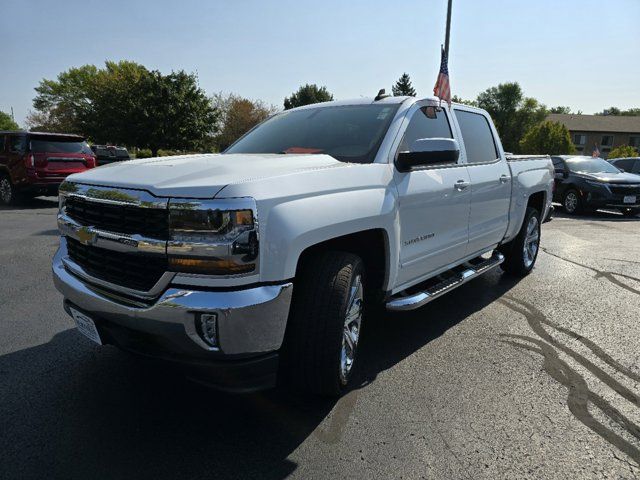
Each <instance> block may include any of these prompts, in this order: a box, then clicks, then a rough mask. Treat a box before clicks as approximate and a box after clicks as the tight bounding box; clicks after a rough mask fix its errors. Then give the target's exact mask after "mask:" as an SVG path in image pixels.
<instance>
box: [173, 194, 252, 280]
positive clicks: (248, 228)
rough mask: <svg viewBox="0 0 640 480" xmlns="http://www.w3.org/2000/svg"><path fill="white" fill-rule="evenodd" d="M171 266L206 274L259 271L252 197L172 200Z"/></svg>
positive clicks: (176, 269)
mask: <svg viewBox="0 0 640 480" xmlns="http://www.w3.org/2000/svg"><path fill="white" fill-rule="evenodd" d="M169 228H170V239H169V242H168V245H167V253H168V254H169V268H170V270H172V271H175V272H183V273H197V274H203V275H241V274H248V273H251V272H255V271H256V269H257V258H258V253H259V243H258V225H257V218H256V206H255V201H254V200H253V199H251V198H239V199H230V200H229V199H222V200H180V199H172V200H171V201H170V202H169Z"/></svg>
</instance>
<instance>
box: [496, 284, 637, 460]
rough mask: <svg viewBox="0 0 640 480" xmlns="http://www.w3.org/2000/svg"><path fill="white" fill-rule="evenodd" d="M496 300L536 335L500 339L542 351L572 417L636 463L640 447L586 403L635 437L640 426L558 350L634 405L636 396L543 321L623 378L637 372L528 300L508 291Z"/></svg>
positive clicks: (632, 375)
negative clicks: (565, 390)
mask: <svg viewBox="0 0 640 480" xmlns="http://www.w3.org/2000/svg"><path fill="white" fill-rule="evenodd" d="M498 301H499V302H500V303H502V304H503V305H505V306H506V307H507V308H509V309H511V310H513V311H514V312H517V313H520V314H521V315H523V316H524V317H525V319H526V320H527V323H528V324H529V326H530V327H531V329H532V330H533V332H534V333H535V334H536V335H537V336H538V337H539V338H534V337H528V336H525V335H514V334H501V335H500V336H501V337H502V338H503V340H502V341H503V342H504V343H506V344H509V345H512V346H515V347H517V348H522V349H525V350H529V351H531V352H534V353H538V354H540V355H542V357H543V359H544V369H545V371H546V372H547V373H548V374H549V375H550V376H551V377H552V378H553V379H555V380H556V381H558V382H559V383H561V384H562V385H564V386H565V387H567V388H568V390H569V391H568V394H567V405H568V407H569V410H570V411H571V413H572V414H573V415H574V417H576V418H577V419H578V420H579V421H580V422H582V423H583V424H584V425H585V426H587V427H588V428H589V429H591V430H592V431H593V432H595V433H597V434H598V435H599V436H600V437H602V438H603V439H604V440H606V441H607V442H609V443H610V444H611V445H613V446H615V447H616V448H618V449H619V450H620V451H622V452H623V453H625V454H626V455H628V456H629V457H630V458H631V459H633V460H634V461H635V462H637V464H638V466H640V449H638V447H637V446H635V445H634V444H632V443H631V442H629V441H628V440H626V439H625V438H624V437H622V436H620V435H618V434H617V433H616V432H614V431H613V430H611V429H610V428H607V427H606V426H605V425H604V424H602V423H600V422H599V421H598V420H596V419H595V417H594V416H593V415H592V414H591V413H590V412H589V409H588V405H589V403H591V404H592V405H594V406H595V407H597V408H598V409H599V410H600V411H601V412H602V413H603V414H604V415H605V416H607V417H608V418H609V419H610V420H612V421H613V422H615V423H616V424H617V425H619V426H620V427H621V428H623V429H624V430H625V431H626V432H627V433H629V434H630V435H632V436H633V437H634V438H636V439H638V440H639V441H640V426H638V425H636V424H635V423H634V422H633V421H631V420H630V419H629V418H628V417H626V416H625V415H624V414H623V413H622V412H620V411H619V410H618V409H616V408H615V407H614V406H612V405H611V404H609V403H608V402H607V401H606V400H605V399H604V398H602V397H601V396H600V395H598V394H597V393H595V392H593V391H592V390H590V389H589V387H588V385H587V382H586V380H585V379H584V377H582V376H581V375H580V374H579V373H578V372H577V371H576V370H575V369H573V368H572V367H571V366H570V365H569V364H568V363H567V362H566V361H564V360H562V359H561V358H560V356H559V353H558V351H562V352H564V353H565V354H567V355H568V356H570V357H572V358H573V359H574V360H576V361H577V362H578V363H579V364H580V365H582V366H583V367H584V368H586V369H587V370H589V371H590V372H591V373H592V374H593V375H595V376H596V377H597V378H598V379H600V380H601V381H602V382H603V383H605V384H606V385H608V386H609V387H611V388H612V389H613V390H614V391H616V393H618V394H619V395H621V396H623V397H624V398H625V399H627V400H629V401H630V402H631V403H632V404H634V405H635V406H640V398H639V397H638V396H637V395H635V394H634V393H633V392H632V391H631V390H629V389H628V388H626V387H625V386H623V385H622V384H620V382H618V381H617V380H616V379H615V378H613V377H612V376H610V375H609V374H607V373H606V372H604V371H603V370H602V369H601V368H600V367H598V366H597V365H595V364H594V363H593V362H591V361H589V360H588V359H586V358H585V357H584V356H582V355H581V354H579V353H577V352H575V351H574V350H572V349H571V348H569V347H568V346H566V345H564V344H562V343H561V342H560V341H558V340H556V339H555V338H553V337H552V336H551V335H550V334H549V333H548V332H547V330H546V329H545V328H544V325H546V326H548V327H550V328H552V329H555V330H557V331H559V332H561V333H564V334H565V335H568V336H570V337H573V338H575V339H576V340H578V341H580V342H581V343H582V344H583V345H585V346H586V347H587V348H589V349H590V350H591V352H593V354H594V355H595V356H596V357H598V358H599V359H600V360H602V361H603V362H605V363H607V364H608V365H609V366H611V367H612V368H613V369H614V370H616V371H617V372H618V373H620V374H622V375H624V376H626V377H627V378H630V379H633V380H635V379H637V378H638V375H637V374H635V373H634V372H632V371H630V370H629V369H627V368H625V367H623V366H622V365H621V364H620V363H619V362H617V361H616V360H614V359H613V358H612V357H611V356H610V355H609V354H607V353H606V352H604V350H602V349H601V348H600V347H598V346H597V345H596V344H595V343H594V342H592V341H590V340H588V339H585V338H584V337H582V336H581V335H578V334H577V333H575V332H573V331H572V330H570V329H568V328H564V327H560V326H559V325H556V324H555V323H553V322H551V321H550V320H549V319H548V318H547V317H546V315H545V314H544V313H542V312H541V311H540V310H538V309H537V308H536V307H534V306H533V305H531V304H529V303H528V302H525V301H523V300H520V299H517V298H514V297H513V296H511V295H507V296H505V297H504V298H502V299H499V300H498ZM531 344H533V345H535V346H533V345H531Z"/></svg>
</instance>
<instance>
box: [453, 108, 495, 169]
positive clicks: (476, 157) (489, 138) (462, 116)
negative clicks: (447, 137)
mask: <svg viewBox="0 0 640 480" xmlns="http://www.w3.org/2000/svg"><path fill="white" fill-rule="evenodd" d="M454 111H455V113H456V119H457V120H458V125H460V133H461V134H462V141H463V142H464V148H465V150H466V152H467V163H485V162H493V161H494V160H496V159H497V158H498V149H497V148H496V142H495V140H494V138H493V134H492V133H491V128H490V127H489V122H488V121H487V119H486V118H485V117H484V115H480V114H479V113H473V112H466V111H464V110H454Z"/></svg>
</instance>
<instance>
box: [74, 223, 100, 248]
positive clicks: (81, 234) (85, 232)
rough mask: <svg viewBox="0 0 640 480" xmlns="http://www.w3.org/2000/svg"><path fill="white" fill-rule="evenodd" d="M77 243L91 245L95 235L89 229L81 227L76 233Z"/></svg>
mask: <svg viewBox="0 0 640 480" xmlns="http://www.w3.org/2000/svg"><path fill="white" fill-rule="evenodd" d="M77 236H78V241H79V242H80V243H82V244H83V245H92V244H93V243H95V241H96V234H95V232H92V231H91V230H90V229H89V227H82V228H80V230H78V233H77Z"/></svg>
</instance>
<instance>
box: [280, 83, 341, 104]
mask: <svg viewBox="0 0 640 480" xmlns="http://www.w3.org/2000/svg"><path fill="white" fill-rule="evenodd" d="M331 100H333V95H332V94H331V93H329V91H328V90H327V87H318V86H317V85H316V84H315V83H314V84H312V85H309V84H308V83H307V84H306V85H303V86H301V87H300V88H299V89H298V90H297V91H296V92H294V93H292V94H291V96H290V97H286V98H285V99H284V109H285V110H289V109H291V108H295V107H301V106H303V105H310V104H312V103H319V102H330V101H331Z"/></svg>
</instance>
